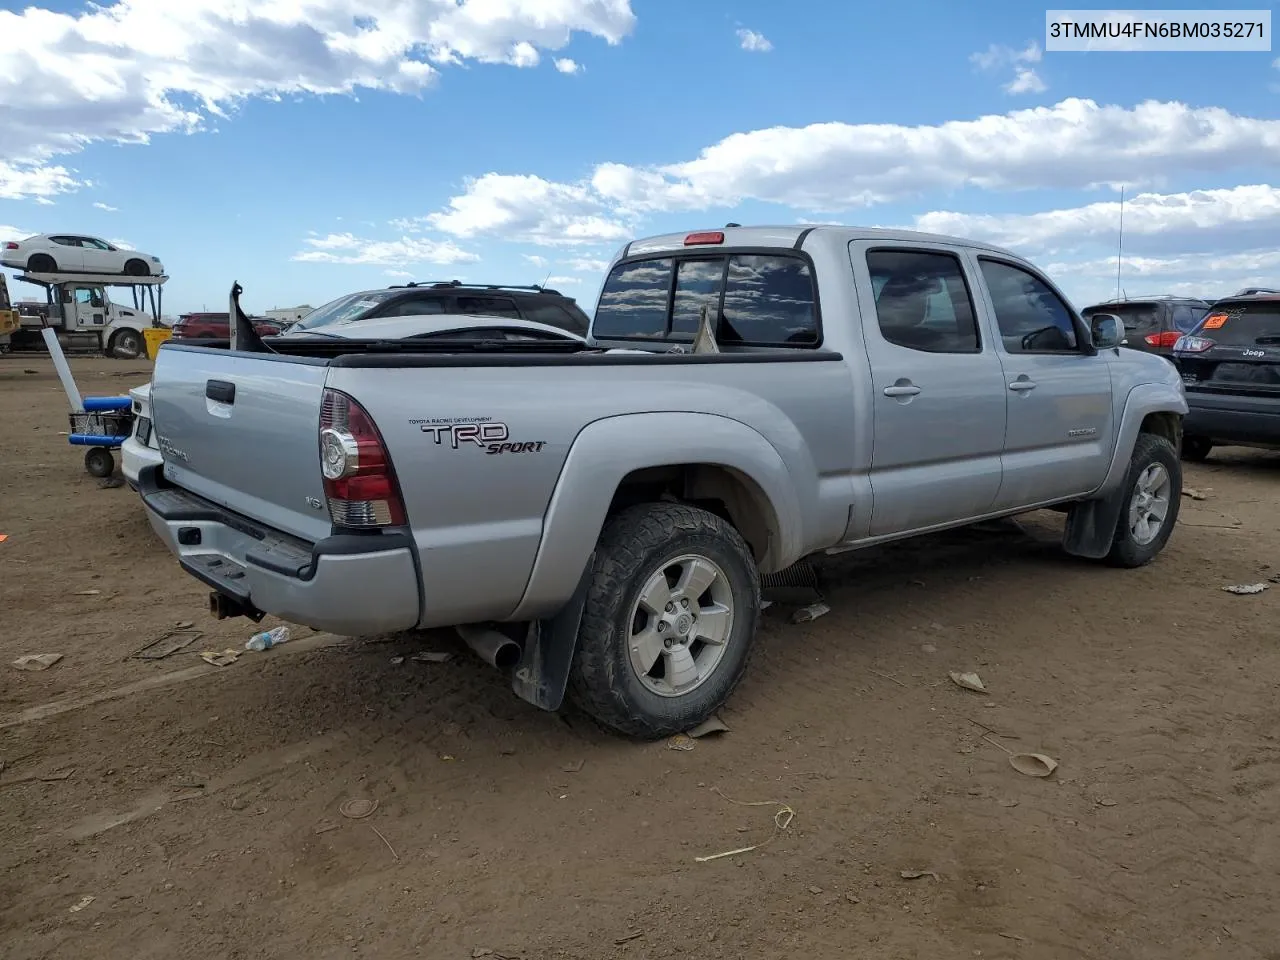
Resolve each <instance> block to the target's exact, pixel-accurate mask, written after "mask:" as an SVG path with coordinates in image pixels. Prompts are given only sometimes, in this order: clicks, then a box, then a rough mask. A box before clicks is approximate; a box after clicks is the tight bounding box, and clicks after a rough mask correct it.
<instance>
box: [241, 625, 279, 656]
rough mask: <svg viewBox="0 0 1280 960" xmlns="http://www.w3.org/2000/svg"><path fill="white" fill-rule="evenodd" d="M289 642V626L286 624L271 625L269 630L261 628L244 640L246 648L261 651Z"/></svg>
mask: <svg viewBox="0 0 1280 960" xmlns="http://www.w3.org/2000/svg"><path fill="white" fill-rule="evenodd" d="M288 642H289V628H288V627H286V626H279V627H272V628H271V629H270V630H263V631H261V632H260V633H255V634H254V635H253V636H252V637H250V638H249V639H248V640H246V641H245V642H244V648H245V649H246V650H255V651H258V652H261V651H263V650H270V649H271V648H272V647H278V646H280V644H282V643H288Z"/></svg>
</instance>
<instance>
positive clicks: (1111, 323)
mask: <svg viewBox="0 0 1280 960" xmlns="http://www.w3.org/2000/svg"><path fill="white" fill-rule="evenodd" d="M1089 333H1090V334H1092V336H1093V346H1094V348H1095V349H1097V350H1109V349H1111V348H1112V347H1118V346H1120V345H1121V344H1122V343H1124V322H1123V321H1122V320H1121V319H1120V318H1119V317H1117V316H1116V315H1115V314H1114V313H1095V314H1094V315H1093V316H1092V317H1090V318H1089Z"/></svg>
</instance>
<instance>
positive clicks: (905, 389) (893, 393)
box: [884, 383, 920, 397]
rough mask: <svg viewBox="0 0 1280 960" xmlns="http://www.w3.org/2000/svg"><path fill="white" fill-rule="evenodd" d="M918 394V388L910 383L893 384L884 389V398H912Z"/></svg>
mask: <svg viewBox="0 0 1280 960" xmlns="http://www.w3.org/2000/svg"><path fill="white" fill-rule="evenodd" d="M919 392H920V388H919V387H917V386H916V385H915V384H911V383H895V384H894V385H893V386H892V387H885V388H884V395H885V396H886V397H914V396H915V395H916V394H917V393H919Z"/></svg>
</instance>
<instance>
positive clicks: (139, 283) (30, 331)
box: [11, 273, 169, 360]
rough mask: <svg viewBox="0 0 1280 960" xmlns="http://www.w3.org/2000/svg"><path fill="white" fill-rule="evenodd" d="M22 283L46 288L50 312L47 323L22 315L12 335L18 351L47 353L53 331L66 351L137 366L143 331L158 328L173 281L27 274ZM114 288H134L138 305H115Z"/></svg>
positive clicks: (41, 318)
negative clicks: (46, 332)
mask: <svg viewBox="0 0 1280 960" xmlns="http://www.w3.org/2000/svg"><path fill="white" fill-rule="evenodd" d="M17 279H18V280H20V281H22V282H24V283H31V284H35V285H37V286H40V287H43V288H44V289H45V291H46V295H47V301H48V306H47V319H46V316H45V315H43V312H42V313H34V312H32V313H25V312H24V313H22V315H21V317H20V321H21V326H20V328H19V329H18V330H16V331H14V333H13V335H12V343H11V346H12V348H13V349H14V350H24V349H41V350H42V349H44V342H43V340H42V339H41V333H40V330H41V329H42V328H43V327H45V326H50V327H53V328H54V329H55V330H56V331H57V332H58V340H59V342H60V343H61V344H62V348H63V349H64V350H67V351H74V350H80V351H83V350H92V351H95V352H97V351H101V352H102V353H104V354H106V355H107V356H112V357H119V358H120V359H122V360H132V359H135V358H137V357H139V356H142V354H143V352H144V350H145V345H144V342H143V333H142V331H143V330H145V329H147V328H148V327H152V326H157V325H159V322H160V321H159V318H160V305H161V288H162V286H163V284H164V283H165V281H166V280H168V279H169V278H168V277H167V276H157V277H124V276H119V275H117V274H75V273H25V274H21V275H19V276H18V277H17ZM111 287H128V288H131V290H132V302H133V305H132V306H126V305H124V304H119V303H113V302H112V301H111V297H110V295H109V294H108V290H109V288H111Z"/></svg>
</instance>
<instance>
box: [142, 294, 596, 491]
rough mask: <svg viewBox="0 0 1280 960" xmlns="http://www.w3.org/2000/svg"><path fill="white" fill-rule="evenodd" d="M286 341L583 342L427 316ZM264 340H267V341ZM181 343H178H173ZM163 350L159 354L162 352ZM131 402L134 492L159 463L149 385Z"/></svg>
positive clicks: (543, 326)
mask: <svg viewBox="0 0 1280 960" xmlns="http://www.w3.org/2000/svg"><path fill="white" fill-rule="evenodd" d="M281 336H282V337H288V338H289V339H290V340H294V339H297V338H299V337H307V336H312V337H325V338H329V337H332V338H335V339H346V340H407V339H414V340H428V339H430V340H435V339H439V340H446V339H451V340H467V341H475V340H480V341H484V340H525V341H528V340H575V341H578V342H579V343H581V342H584V341H585V338H583V337H580V336H578V335H577V334H575V333H570V332H568V331H567V330H562V329H561V328H560V327H554V326H552V325H551V324H547V323H536V322H534V321H532V320H515V319H510V318H507V317H481V316H460V315H458V314H430V315H426V316H416V317H379V318H377V319H375V320H360V321H356V322H355V323H346V324H333V325H331V326H326V327H322V328H320V329H317V330H299V329H297V328H296V327H295V328H292V329H291V330H289V331H288V332H286V333H284V334H281ZM268 339H270V338H268ZM176 342H177V343H181V342H182V341H180V340H179V341H176ZM162 349H163V348H162ZM129 399H130V400H132V401H133V433H132V434H131V435H130V437H129V438H128V439H127V440H125V442H124V443H123V444H122V445H121V448H120V461H121V466H120V469H121V471H122V472H123V473H124V478H125V480H127V481H128V483H129V486H131V487H133V488H134V489H135V490H136V489H137V488H138V474H139V473H140V472H141V471H142V469H143V468H144V467H148V466H151V465H153V464H161V463H163V462H164V460H163V458H162V457H161V456H160V448H159V447H158V446H157V445H156V441H155V436H154V434H155V431H154V430H153V429H152V426H151V384H150V383H144V384H143V385H142V386H140V387H134V388H133V389H132V390H130V391H129Z"/></svg>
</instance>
